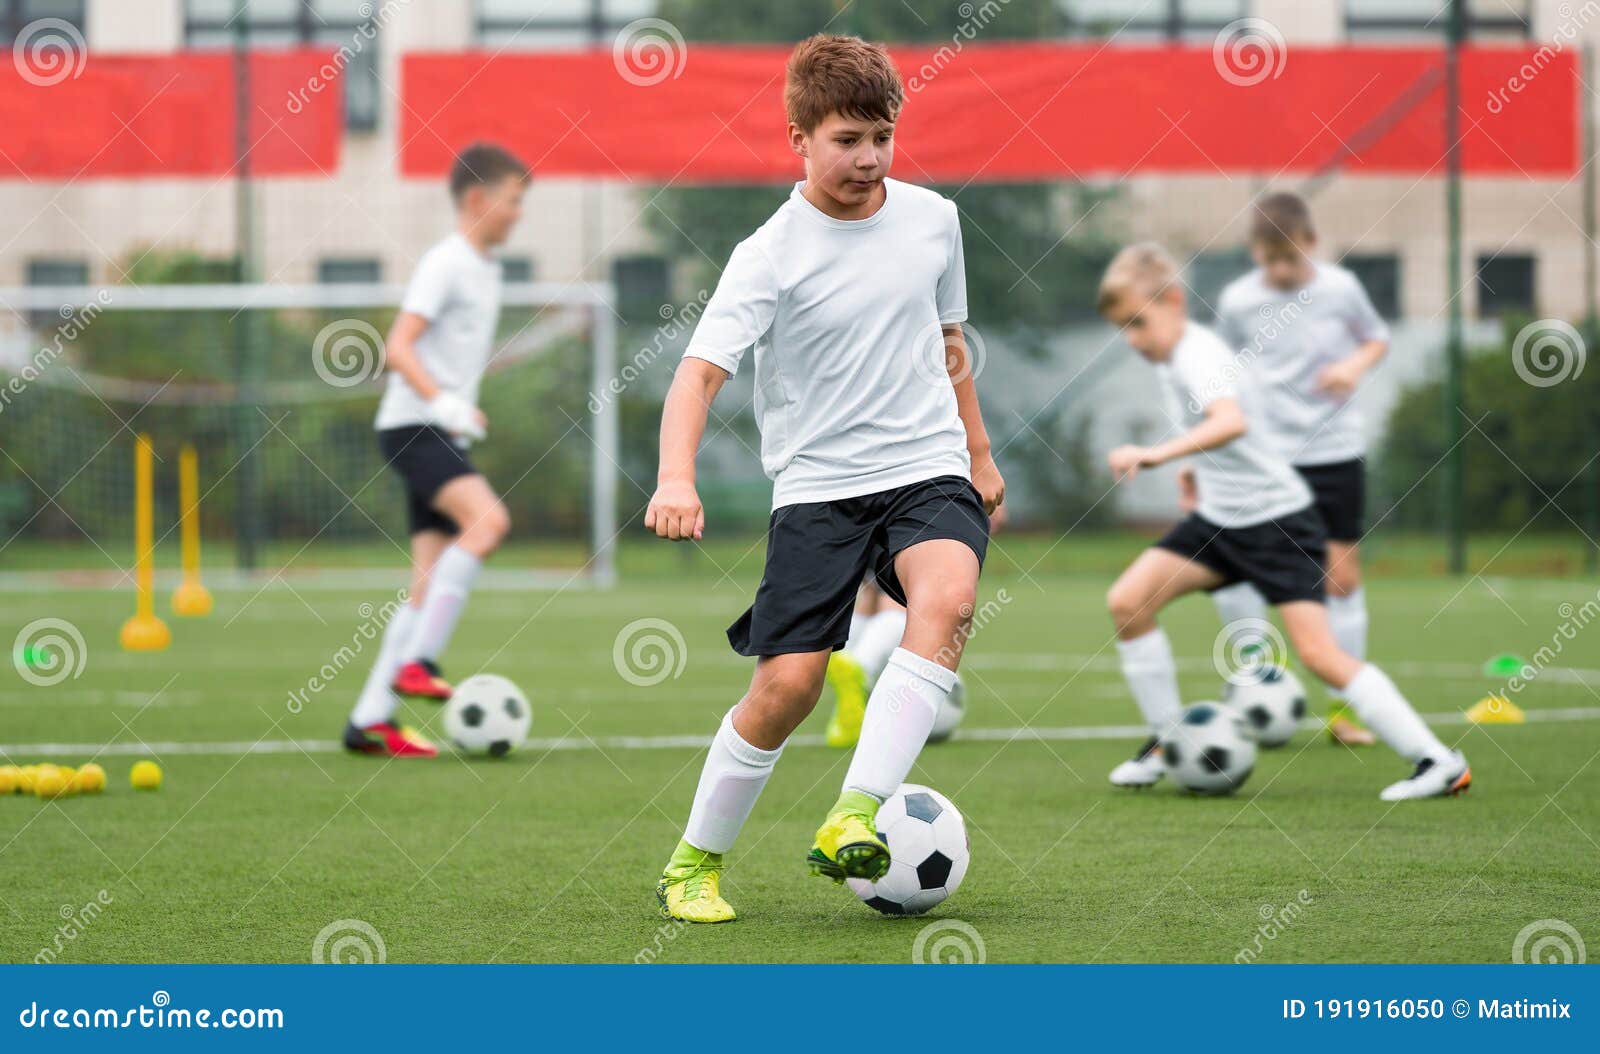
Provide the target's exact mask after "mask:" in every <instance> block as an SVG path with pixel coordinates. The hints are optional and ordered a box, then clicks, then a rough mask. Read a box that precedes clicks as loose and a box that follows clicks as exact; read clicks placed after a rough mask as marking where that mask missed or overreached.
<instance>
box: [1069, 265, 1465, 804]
mask: <svg viewBox="0 0 1600 1054" xmlns="http://www.w3.org/2000/svg"><path fill="white" fill-rule="evenodd" d="M1099 309H1100V313H1101V314H1102V315H1104V316H1105V317H1106V318H1107V319H1108V320H1109V321H1111V322H1113V323H1115V324H1116V325H1117V326H1118V327H1120V328H1121V329H1122V333H1123V336H1124V338H1125V339H1126V340H1127V342H1128V344H1129V346H1131V347H1132V348H1133V349H1134V350H1135V351H1137V352H1138V353H1139V354H1140V355H1141V356H1142V357H1143V358H1144V359H1146V360H1147V361H1149V362H1151V363H1153V364H1155V366H1156V374H1157V377H1158V379H1159V383H1160V386H1161V388H1162V389H1163V394H1164V395H1165V397H1166V399H1167V403H1168V414H1169V415H1170V417H1171V419H1172V421H1173V422H1174V424H1175V425H1176V426H1177V427H1178V428H1181V429H1182V432H1181V434H1179V435H1178V436H1177V437H1176V438H1173V439H1170V440H1167V441H1165V442H1162V443H1159V444H1157V445H1155V446H1149V447H1144V446H1120V447H1117V448H1116V449H1115V450H1113V451H1112V452H1111V455H1110V463H1111V472H1112V475H1113V476H1114V477H1115V478H1117V479H1118V480H1125V479H1132V478H1133V477H1134V476H1135V475H1136V474H1137V473H1138V472H1139V470H1140V469H1142V468H1153V467H1155V466H1157V465H1162V464H1165V463H1167V462H1168V461H1173V460H1175V459H1178V458H1191V459H1192V464H1193V468H1194V474H1195V477H1196V486H1197V490H1198V495H1197V496H1198V501H1199V505H1198V508H1197V509H1196V511H1194V512H1192V513H1190V514H1189V515H1188V516H1187V517H1185V518H1184V520H1183V521H1182V522H1181V523H1179V524H1178V526H1176V527H1174V528H1173V529H1172V530H1171V531H1169V532H1168V533H1167V535H1166V536H1165V537H1163V538H1162V539H1161V540H1160V541H1159V542H1157V543H1156V544H1155V545H1154V546H1152V547H1151V548H1149V549H1146V550H1145V551H1144V553H1143V554H1142V555H1140V556H1139V558H1138V559H1136V560H1135V561H1134V562H1133V564H1132V565H1131V566H1129V567H1128V569H1127V570H1126V571H1124V572H1123V573H1122V575H1121V576H1120V577H1119V578H1118V579H1117V581H1116V584H1114V585H1113V586H1112V587H1111V591H1110V593H1109V594H1108V595H1107V598H1106V599H1107V604H1108V605H1109V607H1110V609H1111V618H1112V621H1113V622H1114V623H1115V625H1116V630H1117V652H1118V654H1119V656H1120V658H1121V661H1122V671H1123V675H1124V677H1126V679H1127V682H1128V687H1129V689H1130V690H1131V691H1132V693H1133V697H1134V700H1135V702H1137V703H1138V704H1139V709H1140V711H1141V712H1142V713H1143V714H1144V717H1145V720H1146V722H1147V723H1148V724H1149V726H1150V731H1151V739H1150V740H1149V741H1148V742H1147V743H1146V744H1145V745H1144V746H1143V747H1142V748H1141V749H1140V750H1139V752H1138V754H1136V755H1135V756H1134V757H1133V758H1132V759H1131V760H1129V761H1125V762H1123V763H1122V764H1121V765H1118V766H1117V767H1116V768H1115V769H1114V770H1112V773H1111V782H1112V783H1114V784H1116V785H1118V786H1125V787H1144V786H1149V785H1151V784H1153V783H1155V782H1156V781H1157V780H1159V779H1160V778H1161V776H1162V773H1163V765H1162V760H1161V756H1160V748H1159V747H1158V746H1157V744H1156V738H1157V737H1159V736H1160V734H1161V733H1162V732H1164V731H1165V730H1166V729H1167V728H1168V727H1169V726H1170V725H1172V724H1173V723H1174V722H1175V721H1177V720H1178V717H1179V713H1180V709H1181V707H1182V702H1181V699H1180V697H1179V694H1178V675H1177V667H1176V664H1175V663H1174V661H1173V657H1172V646H1171V645H1170V644H1169V643H1168V641H1167V637H1166V634H1165V633H1163V632H1162V630H1161V628H1160V627H1159V626H1158V625H1157V624H1156V615H1157V614H1158V613H1159V612H1160V611H1161V609H1163V608H1164V607H1166V606H1167V605H1168V604H1170V603H1172V601H1174V600H1176V599H1178V598H1179V597H1181V596H1184V595H1185V594H1188V593H1193V592H1196V591H1197V590H1208V591H1211V590H1216V589H1219V588H1221V587H1223V586H1227V585H1231V584H1233V583H1235V582H1248V583H1249V584H1250V585H1252V586H1254V587H1255V588H1256V590H1257V591H1258V592H1260V593H1261V595H1262V596H1263V597H1264V598H1265V599H1266V601H1267V603H1269V604H1271V605H1273V606H1275V607H1276V608H1277V609H1278V614H1279V616H1280V617H1281V618H1282V619H1283V625H1284V629H1285V630H1286V632H1287V634H1288V637H1289V644H1290V646H1291V647H1292V648H1293V649H1294V652H1295V654H1297V655H1298V656H1299V657H1300V661H1301V662H1302V663H1303V664H1304V665H1305V667H1306V668H1307V669H1308V670H1310V671H1311V673H1312V674H1314V675H1315V676H1316V677H1318V678H1320V679H1321V680H1322V681H1323V683H1324V684H1327V685H1329V686H1330V687H1334V688H1337V689H1339V690H1341V691H1342V692H1343V693H1344V696H1345V698H1346V699H1348V700H1349V702H1350V705H1351V706H1352V707H1354V709H1355V711H1356V713H1357V714H1359V715H1360V717H1361V719H1362V720H1363V721H1365V722H1366V723H1367V725H1368V726H1369V727H1371V728H1372V729H1373V731H1375V732H1376V733H1377V735H1378V737H1379V738H1381V739H1382V740H1383V741H1384V742H1385V743H1386V744H1388V745H1389V746H1390V747H1391V748H1393V749H1394V750H1395V751H1396V752H1397V753H1399V754H1400V755H1401V756H1402V757H1404V758H1406V759H1407V760H1408V761H1410V762H1411V763H1412V764H1413V766H1414V768H1413V771H1412V774H1411V775H1410V776H1409V777H1408V778H1406V779H1403V780H1400V781H1398V782H1396V783H1393V784H1390V785H1389V786H1388V787H1386V788H1385V789H1384V790H1383V792H1382V794H1381V797H1382V798H1383V800H1385V801H1402V800H1406V799H1411V798H1426V797H1433V796H1436V795H1443V794H1458V793H1460V792H1461V791H1464V790H1466V789H1467V786H1468V785H1469V784H1470V783H1471V782H1472V772H1471V770H1470V769H1468V768H1467V760H1466V758H1465V757H1463V756H1462V755H1461V754H1460V753H1459V752H1456V751H1452V750H1451V749H1450V748H1448V747H1446V746H1445V745H1444V744H1443V743H1441V742H1440V741H1439V739H1438V737H1437V736H1435V735H1434V734H1433V731H1432V730H1431V729H1429V728H1428V726H1427V725H1426V724H1424V723H1423V721H1422V719H1421V718H1420V717H1418V716H1417V713H1416V711H1415V710H1413V709H1412V708H1411V704H1410V703H1409V702H1407V701H1406V699H1405V697H1404V696H1403V695H1401V694H1400V691H1399V689H1397V688H1396V687H1395V686H1394V683H1393V682H1392V681H1390V680H1389V678H1388V676H1387V675H1385V674H1384V672H1383V671H1382V670H1380V669H1378V668H1377V667H1376V666H1373V665H1372V664H1370V663H1364V662H1362V661H1361V660H1360V659H1358V658H1356V657H1355V656H1353V655H1351V654H1350V653H1349V652H1347V651H1345V650H1344V649H1343V648H1342V647H1340V644H1339V641H1338V639H1337V638H1336V637H1335V636H1334V634H1333V631H1332V628H1331V627H1330V625H1329V620H1328V614H1327V610H1326V608H1325V607H1324V606H1323V579H1324V570H1323V564H1324V560H1325V556H1326V528H1325V527H1324V525H1323V522H1322V518H1321V517H1320V516H1318V515H1317V513H1316V510H1315V508H1314V507H1313V505H1312V498H1311V492H1310V490H1309V489H1308V488H1307V486H1306V484H1305V482H1304V481H1303V480H1302V479H1301V478H1300V475H1299V473H1297V472H1296V471H1295V470H1294V469H1293V468H1291V467H1290V465H1289V463H1288V461H1286V460H1285V459H1284V458H1282V457H1281V456H1280V455H1278V454H1277V453H1275V452H1274V451H1273V449H1272V448H1271V447H1270V446H1269V445H1268V444H1267V443H1265V442H1264V441H1263V440H1262V438H1261V437H1260V436H1259V435H1257V434H1255V433H1254V432H1252V431H1251V430H1250V428H1249V427H1248V426H1247V424H1246V419H1245V414H1244V411H1243V410H1241V409H1240V406H1239V400H1238V398H1237V396H1236V394H1235V388H1234V383H1233V378H1232V370H1233V368H1234V353H1233V352H1232V351H1231V350H1230V349H1229V347H1228V346H1227V345H1226V344H1224V343H1223V342H1222V341H1221V340H1220V339H1219V338H1218V337H1217V335H1216V334H1214V333H1212V332H1211V331H1210V330H1208V329H1206V328H1205V327H1204V326H1202V325H1200V324H1199V323H1196V322H1192V321H1190V320H1189V319H1188V317H1187V314H1186V305H1185V303H1184V291H1183V286H1182V285H1181V284H1180V283H1179V281H1178V271H1177V266H1176V264H1174V263H1173V261H1172V258H1171V257H1170V256H1168V255H1167V253H1166V252H1165V251H1164V250H1163V249H1161V247H1160V246H1157V245H1154V244H1149V243H1146V244H1143V245H1135V246H1131V247H1129V248H1126V249H1124V250H1122V252H1120V253H1118V254H1117V256H1116V258H1115V259H1113V260H1112V262H1111V266H1110V267H1109V268H1108V269H1107V271H1106V274H1105V277H1104V279H1102V281H1101V284H1100V299H1099Z"/></svg>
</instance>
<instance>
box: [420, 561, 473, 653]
mask: <svg viewBox="0 0 1600 1054" xmlns="http://www.w3.org/2000/svg"><path fill="white" fill-rule="evenodd" d="M482 566H483V561H482V560H479V559H478V558H477V557H476V556H473V555H472V554H471V553H469V552H467V551H466V550H465V549H461V548H458V547H456V546H454V545H452V546H449V547H448V548H446V549H445V551H444V552H442V553H440V554H439V562H438V563H436V564H434V565H433V573H432V574H431V575H429V576H428V593H427V595H426V596H425V597H423V598H422V612H421V614H420V615H419V616H418V618H417V628H416V630H415V631H414V632H413V633H412V636H411V646H410V647H409V648H407V649H406V651H407V654H406V657H405V661H407V662H412V661H416V660H418V659H427V660H428V661H429V662H433V661H435V660H437V659H438V658H439V654H440V653H441V652H442V651H444V649H445V645H447V644H449V643H450V634H452V633H454V632H455V628H456V622H458V621H459V620H460V618H461V612H462V610H463V609H464V608H465V607H466V606H467V593H468V592H470V591H471V590H472V580H473V579H474V578H477V577H478V568H480V567H482Z"/></svg>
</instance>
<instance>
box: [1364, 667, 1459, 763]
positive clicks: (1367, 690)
mask: <svg viewBox="0 0 1600 1054" xmlns="http://www.w3.org/2000/svg"><path fill="white" fill-rule="evenodd" d="M1344 698H1345V699H1347V700H1348V701H1349V703H1350V706H1351V708H1352V709H1353V710H1355V712H1356V716H1358V717H1360V718H1361V720H1362V722H1363V723H1365V724H1366V726H1367V727H1368V728H1370V729H1372V731H1373V734H1375V735H1376V736H1377V737H1378V738H1379V739H1381V740H1383V741H1384V743H1386V744H1387V745H1388V746H1389V747H1390V748H1391V749H1392V750H1394V751H1395V752H1396V753H1397V754H1399V755H1400V756H1402V757H1404V758H1406V759H1407V760H1410V761H1421V760H1422V759H1423V758H1433V759H1434V760H1435V761H1441V760H1443V759H1445V758H1448V757H1450V756H1451V752H1450V748H1449V747H1447V746H1445V745H1444V744H1443V743H1441V742H1440V741H1439V737H1438V736H1436V735H1434V734H1433V730H1432V729H1430V728H1429V727H1428V726H1427V725H1426V724H1425V723H1424V722H1423V720H1422V718H1421V717H1419V716H1418V715H1417V712H1416V711H1415V710H1413V709H1412V708H1411V704H1410V703H1409V702H1407V701H1406V697H1405V696H1403V695H1401V694H1400V689H1398V688H1396V687H1395V685H1394V682H1393V681H1391V680H1389V675H1388V674H1386V673H1384V672H1383V671H1382V670H1380V669H1378V668H1377V667H1376V666H1374V665H1372V664H1371V663H1370V662H1369V663H1367V664H1366V665H1364V666H1362V667H1361V670H1360V672H1358V673H1357V674H1356V675H1355V676H1354V677H1353V678H1351V679H1350V683H1349V684H1347V685H1345V686H1344Z"/></svg>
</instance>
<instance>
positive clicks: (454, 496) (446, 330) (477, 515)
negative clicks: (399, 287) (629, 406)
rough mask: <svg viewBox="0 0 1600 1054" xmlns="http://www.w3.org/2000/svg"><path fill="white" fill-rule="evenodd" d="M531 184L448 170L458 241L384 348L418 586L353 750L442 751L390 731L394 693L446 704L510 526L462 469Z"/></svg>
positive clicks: (386, 415) (467, 163)
mask: <svg viewBox="0 0 1600 1054" xmlns="http://www.w3.org/2000/svg"><path fill="white" fill-rule="evenodd" d="M527 186H528V168H527V166H526V165H524V164H523V163H522V162H521V161H519V160H517V159H516V158H515V157H513V156H512V155H511V154H509V153H507V152H506V151H505V150H502V149H501V148H500V147H497V146H492V145H487V144H478V145H474V146H469V147H467V148H466V149H465V150H463V151H462V152H461V154H460V156H458V157H457V158H456V160H455V164H454V165H453V166H452V168H451V170H450V197H451V199H452V200H453V201H454V202H455V210H456V230H455V233H453V234H451V235H450V236H449V237H447V238H445V239H444V240H443V241H441V242H440V243H439V244H437V245H435V246H434V247H433V248H431V249H429V250H428V251H427V252H426V253H425V254H424V255H423V257H422V259H421V260H420V261H419V262H418V264H417V270H416V273H415V274H413V275H412V277H411V284H410V285H408V286H407V287H406V294H405V299H404V301H403V302H402V304H401V307H400V313H399V315H397V316H396V317H395V320H394V325H393V326H392V327H390V330H389V335H388V338H387V340H386V342H385V345H384V356H385V362H386V364H387V366H388V369H389V381H388V387H387V388H386V389H385V390H384V393H383V400H382V401H381V402H380V403H379V404H378V417H377V421H376V423H375V427H376V428H377V431H378V446H379V448H380V449H381V450H382V451H383V457H384V460H385V461H386V462H387V463H388V464H389V466H390V467H391V468H393V469H394V470H395V471H396V472H398V473H399V474H400V478H401V479H402V480H403V481H404V483H405V490H406V507H407V513H408V517H409V519H410V528H411V588H410V595H409V598H408V602H407V603H406V604H405V605H404V606H403V607H401V608H400V610H399V612H398V613H397V614H396V615H395V616H394V617H393V618H392V619H390V620H389V625H388V626H387V627H386V628H385V630H384V634H383V644H382V645H381V646H380V648H379V650H378V659H377V662H376V663H374V664H373V667H372V671H371V673H370V674H368V676H367V681H366V684H365V685H364V686H363V687H362V689H361V695H360V697H359V698H358V699H357V700H356V705H355V709H354V710H353V711H351V714H350V721H349V724H348V726H347V727H346V728H345V733H344V744H345V746H346V747H347V748H348V749H350V750H352V751H357V752H360V753H365V754H385V755H389V756H392V757H433V756H434V755H435V754H437V753H438V750H437V749H436V748H435V747H434V746H433V744H432V743H429V742H428V741H427V740H426V739H424V738H422V737H421V736H420V735H418V734H417V733H416V732H413V731H412V730H410V729H408V728H403V727H401V726H399V725H397V724H396V723H395V721H394V712H395V709H396V707H397V706H398V704H399V700H398V699H397V698H396V697H395V693H397V692H398V693H400V694H402V695H411V696H418V697H421V698H425V699H441V700H442V699H448V698H449V697H450V685H449V684H448V683H446V682H445V680H444V679H443V678H442V677H441V676H440V675H439V666H438V658H439V656H440V654H442V653H443V651H444V648H445V645H446V644H448V643H449V642H450V634H451V633H452V632H453V631H454V630H455V626H456V621H457V620H458V619H460V617H461V612H462V609H463V608H464V607H465V606H466V602H467V593H468V592H469V591H470V590H471V588H472V581H473V579H474V578H475V577H476V576H477V574H478V568H479V566H480V565H481V564H482V563H483V561H484V560H485V559H486V558H487V557H488V556H489V554H490V553H492V552H494V550H495V549H496V548H497V547H498V546H499V545H500V542H501V540H502V539H504V538H505V536H506V532H507V531H509V530H510V529H511V520H510V517H509V516H508V515H507V513H506V509H505V506H504V505H503V504H501V502H500V498H499V496H498V495H497V494H495V492H494V489H493V488H492V487H490V486H489V482H488V480H486V479H484V478H483V476H481V475H480V474H479V473H478V471H477V469H475V468H473V467H472V463H471V462H470V461H469V460H467V446H468V444H469V443H470V442H472V441H473V440H481V439H483V438H484V437H485V434H486V433H487V430H488V424H489V422H488V420H487V418H485V417H484V415H483V411H482V410H480V409H478V384H479V382H480V381H481V380H482V379H483V371H484V368H485V366H486V365H487V364H488V361H489V353H490V350H491V348H492V347H493V344H494V335H495V327H496V325H497V323H498V321H499V317H500V263H499V261H497V260H495V259H494V257H493V256H491V255H490V253H491V251H492V250H493V249H494V248H495V247H496V246H499V245H502V244H504V243H505V241H506V239H507V238H508V237H509V236H510V234H511V229H512V228H513V227H514V226H515V225H516V222H517V220H518V219H519V218H521V216H522V196H523V193H524V192H525V191H526V190H527Z"/></svg>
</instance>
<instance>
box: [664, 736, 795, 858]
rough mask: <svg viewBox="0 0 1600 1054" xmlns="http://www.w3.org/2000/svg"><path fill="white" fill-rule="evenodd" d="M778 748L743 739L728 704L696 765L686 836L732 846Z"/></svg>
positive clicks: (704, 845)
mask: <svg viewBox="0 0 1600 1054" xmlns="http://www.w3.org/2000/svg"><path fill="white" fill-rule="evenodd" d="M782 753H783V747H781V746H780V747H778V748H777V749H776V750H762V749H761V748H760V747H757V746H752V745H751V744H750V743H748V742H746V741H745V738H744V737H743V736H741V735H740V734H739V733H738V731H737V730H736V729H735V728H734V727H733V711H732V710H729V711H728V712H727V714H726V715H724V716H723V718H722V727H721V728H719V729H717V734H716V736H715V737H714V738H713V739H712V740H711V749H710V751H709V752H707V754H706V763H705V766H704V767H703V768H702V769H701V770H700V783H699V785H698V786H697V787H695V790H694V806H693V807H692V808H691V809H690V810H689V824H688V826H687V827H685V828H684V830H683V839H684V841H686V842H688V843H689V844H690V845H692V846H694V847H695V848H696V849H700V850H703V851H704V852H707V853H726V852H727V851H728V850H730V849H732V848H733V843H734V841H735V839H737V838H738V837H739V830H740V829H741V828H742V827H744V822H745V821H746V820H748V819H749V818H750V810H751V809H754V808H755V805H756V799H757V798H759V797H761V790H762V788H763V787H765V786H766V785H767V777H768V776H771V775H772V767H773V766H774V765H776V764H777V763H778V755H780V754H782Z"/></svg>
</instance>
